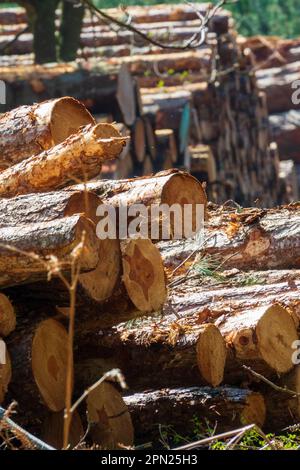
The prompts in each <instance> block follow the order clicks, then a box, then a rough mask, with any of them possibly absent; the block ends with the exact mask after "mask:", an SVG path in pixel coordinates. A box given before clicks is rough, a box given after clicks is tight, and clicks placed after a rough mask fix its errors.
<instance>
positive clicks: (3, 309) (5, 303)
mask: <svg viewBox="0 0 300 470" xmlns="http://www.w3.org/2000/svg"><path fill="white" fill-rule="evenodd" d="M15 327H16V312H15V309H14V307H13V305H12V303H11V301H10V300H9V298H8V297H7V296H6V295H5V294H0V336H1V337H5V336H8V335H9V334H10V333H12V331H14V329H15Z"/></svg>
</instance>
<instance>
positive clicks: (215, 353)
mask: <svg viewBox="0 0 300 470" xmlns="http://www.w3.org/2000/svg"><path fill="white" fill-rule="evenodd" d="M225 362H226V345H225V341H224V338H223V336H222V335H221V333H220V330H219V329H218V328H217V327H216V326H215V325H213V324H208V325H205V328H204V330H203V332H202V333H201V334H200V337H199V339H198V342H197V363H198V367H199V370H200V372H201V375H202V377H203V378H204V379H205V380H206V381H207V383H209V384H210V385H212V386H213V387H216V386H217V385H220V383H221V382H222V381H223V377H224V368H225Z"/></svg>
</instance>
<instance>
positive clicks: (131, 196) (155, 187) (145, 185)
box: [74, 170, 206, 240]
mask: <svg viewBox="0 0 300 470" xmlns="http://www.w3.org/2000/svg"><path fill="white" fill-rule="evenodd" d="M80 188H81V189H82V186H75V188H74V189H80ZM87 189H88V190H89V191H93V192H95V193H96V194H97V195H98V196H99V197H101V199H102V201H103V202H105V203H106V204H109V205H112V206H113V207H116V208H119V207H120V206H124V205H125V206H127V207H130V206H132V205H136V204H143V205H145V206H146V207H148V213H149V211H150V210H151V205H160V204H167V205H168V206H172V205H173V204H180V205H181V206H184V204H191V205H192V221H191V227H192V230H195V229H196V210H197V205H203V206H204V213H205V210H206V194H205V190H204V189H203V187H202V185H201V183H199V182H198V181H197V180H196V179H195V178H193V177H192V176H190V175H189V174H188V173H185V172H182V171H178V170H169V171H165V172H164V171H162V172H160V173H158V174H156V175H154V176H149V177H143V178H134V179H128V180H119V181H108V180H100V181H95V182H90V183H88V184H87ZM149 215H150V214H149ZM128 219H129V221H130V220H131V219H130V218H128ZM153 221H154V217H152V222H153ZM158 224H159V225H160V222H159V221H158ZM165 226H166V227H165V229H166V230H167V231H168V232H170V236H171V237H172V235H173V234H174V232H175V225H174V219H172V218H171V220H170V224H169V222H168V224H167V223H166V224H165ZM188 228H190V227H188ZM182 232H183V236H184V230H182ZM162 235H163V233H162V231H161V230H158V233H157V234H153V233H152V236H151V234H150V237H151V239H153V240H155V239H156V240H157V239H159V238H160V237H162ZM123 238H124V237H123Z"/></svg>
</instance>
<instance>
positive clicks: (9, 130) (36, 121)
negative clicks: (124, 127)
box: [0, 97, 95, 170]
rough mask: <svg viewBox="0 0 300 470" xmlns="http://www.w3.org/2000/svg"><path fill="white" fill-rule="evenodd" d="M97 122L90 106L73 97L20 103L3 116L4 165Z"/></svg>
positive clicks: (0, 154)
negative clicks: (29, 103) (87, 106)
mask: <svg viewBox="0 0 300 470" xmlns="http://www.w3.org/2000/svg"><path fill="white" fill-rule="evenodd" d="M88 124H95V121H94V119H93V117H92V116H91V114H90V113H89V112H88V110H87V109H86V108H85V107H84V106H83V105H82V104H81V103H80V102H79V101H77V100H75V99H74V98H70V97H64V98H57V99H54V100H49V101H45V102H43V103H38V104H34V105H32V106H20V107H19V108H17V109H14V110H12V111H9V112H7V113H5V114H3V115H2V116H1V118H0V132H1V138H0V169H2V170H3V169H5V168H7V167H8V166H11V165H13V164H15V163H18V162H20V161H22V160H24V159H26V158H28V157H31V156H32V155H38V154H39V153H41V151H42V150H48V149H50V148H51V147H53V146H55V145H57V144H60V143H61V142H63V141H64V140H65V139H66V138H67V137H69V136H70V135H71V134H73V133H74V132H76V131H78V129H79V127H81V126H84V125H88Z"/></svg>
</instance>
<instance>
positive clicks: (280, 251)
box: [159, 203, 300, 270]
mask: <svg viewBox="0 0 300 470" xmlns="http://www.w3.org/2000/svg"><path fill="white" fill-rule="evenodd" d="M299 220H300V209H299V207H298V205H297V204H296V203H295V204H293V205H291V206H283V207H281V208H278V209H269V210H261V209H254V208H252V209H244V210H243V211H242V212H241V213H238V212H236V211H235V210H232V211H224V209H223V207H220V208H219V209H217V210H216V211H212V212H210V213H209V221H208V223H207V225H206V227H205V238H204V241H203V244H201V243H200V242H195V241H189V240H187V241H186V242H184V241H174V242H171V243H170V244H169V245H167V244H166V242H161V244H159V248H160V251H161V254H162V257H163V259H164V263H165V265H166V266H167V267H170V268H172V267H176V266H178V265H179V264H180V263H181V262H182V261H184V260H186V259H187V258H188V257H189V259H188V261H189V262H190V261H192V260H193V259H195V256H196V255H197V254H198V255H199V254H201V255H211V256H214V257H216V258H217V259H218V260H219V261H220V263H222V267H223V268H226V269H230V268H238V269H243V270H251V269H253V270H255V269H256V270H260V269H261V270H264V269H285V268H286V269H292V268H299V267H300V232H299V230H298V227H299V226H300V225H299ZM193 253H194V255H193V256H191V255H192V254H193Z"/></svg>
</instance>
